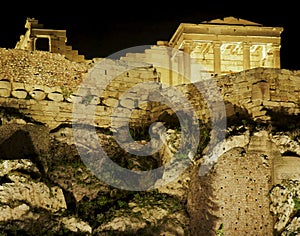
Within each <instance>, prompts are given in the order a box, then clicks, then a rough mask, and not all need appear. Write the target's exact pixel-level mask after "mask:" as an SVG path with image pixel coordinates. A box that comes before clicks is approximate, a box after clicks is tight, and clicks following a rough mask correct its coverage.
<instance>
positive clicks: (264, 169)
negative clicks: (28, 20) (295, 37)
mask: <svg viewBox="0 0 300 236" xmlns="http://www.w3.org/2000/svg"><path fill="white" fill-rule="evenodd" d="M1 53H2V54H5V55H9V57H12V56H17V55H21V54H22V53H23V52H19V54H15V53H16V52H15V51H13V52H11V51H1ZM7 53H8V54H7ZM36 53H37V54H38V52H36ZM40 56H41V57H43V56H45V57H46V58H47V59H48V57H49V58H50V55H46V54H43V53H41V55H40ZM27 57H28V58H29V57H30V55H26V57H25V58H27ZM57 57H58V56H57V55H56V56H54V55H53V58H52V59H55V60H56V59H58V58H57ZM1 58H2V57H1ZM31 59H32V60H33V59H34V58H31ZM1 60H2V62H3V61H4V65H6V64H7V63H6V61H5V60H6V59H5V58H2V59H1ZM24 60H25V59H24ZM26 60H27V59H26ZM49 60H50V59H49ZM59 60H62V61H63V62H62V61H61V63H66V64H64V65H67V63H69V62H67V61H64V59H63V58H59ZM46 61H47V60H46ZM24 63H25V62H24ZM30 63H34V65H35V66H34V67H33V68H31V69H32V70H36V69H37V70H38V67H39V65H38V61H36V60H35V61H34V62H30ZM51 63H52V64H53V65H54V64H55V63H58V62H55V61H51ZM48 66H50V65H44V66H41V69H40V71H41V73H43V74H47V70H46V69H45V68H48ZM69 66H70V68H72V66H75V68H73V69H74V70H73V71H72V73H71V72H70V73H71V74H72V76H71V77H72V78H73V75H74V76H75V74H76V73H77V72H78V71H81V69H80V68H81V67H77V66H79V65H77V66H76V65H69ZM85 66H86V65H85ZM85 66H84V68H83V70H85V69H86V67H85ZM123 66H124V67H126V66H127V65H123ZM3 68H4V69H5V71H4V72H3V74H1V75H2V77H1V80H0V87H1V89H0V97H1V99H0V100H1V103H0V121H1V122H0V208H1V209H0V210H1V213H0V233H3V234H4V235H19V234H20V235H47V234H53V235H63V234H67V235H74V234H78V235H182V236H183V235H191V236H192V235H205V236H206V235H230V236H234V235H237V236H240V235H252V234H255V235H268V236H269V235H270V236H271V235H273V232H276V233H278V234H282V235H289V234H296V232H297V231H298V228H299V227H298V226H299V218H298V216H299V212H298V210H299V209H298V198H299V197H298V195H299V194H298V192H299V191H298V188H299V187H298V182H297V181H299V180H300V175H299V173H298V172H299V170H300V162H299V160H298V158H299V156H300V151H299V150H300V148H299V147H300V145H299V140H300V135H299V126H300V124H299V111H300V108H299V106H298V100H299V91H298V87H299V86H297V85H298V84H299V80H298V79H297V78H298V76H299V75H298V74H297V73H296V72H295V73H294V72H293V73H292V72H288V71H279V70H271V69H270V70H267V69H266V70H263V69H261V68H258V69H255V70H253V71H247V72H245V73H244V72H243V73H239V74H236V75H228V76H225V77H223V78H217V79H218V83H219V84H220V87H221V88H222V89H221V90H222V92H223V95H224V97H226V104H225V106H226V116H227V117H223V115H224V114H220V116H221V118H223V119H225V118H226V119H227V120H226V122H227V127H221V129H223V128H224V130H221V131H222V132H216V130H211V127H210V125H209V122H208V123H206V121H207V120H209V118H210V116H209V114H208V112H207V109H208V107H207V106H205V104H204V103H205V101H204V100H201V101H200V99H199V97H198V96H194V95H193V94H194V93H193V91H195V88H191V87H192V85H183V86H182V87H180V89H181V90H182V91H183V94H185V95H186V96H187V98H189V99H190V100H191V101H192V104H193V107H195V108H196V116H197V118H198V119H199V121H201V122H200V123H199V126H200V127H199V133H200V138H199V142H198V141H197V142H198V143H197V144H198V146H197V150H193V151H194V152H195V153H194V152H185V151H187V150H186V149H185V148H183V149H184V150H181V147H182V146H181V145H182V143H184V144H185V145H187V146H186V147H191V146H193V145H194V144H195V140H194V139H190V140H187V139H186V138H185V136H184V135H183V134H184V131H185V128H190V127H195V126H189V125H193V124H194V123H192V122H189V121H186V120H185V119H183V121H180V122H179V118H178V117H177V118H178V119H177V118H176V114H174V112H173V113H172V112H171V111H170V110H171V109H170V107H167V108H166V106H165V105H163V104H159V102H153V103H151V104H150V105H149V104H148V103H146V102H147V101H148V99H149V97H155V96H156V95H158V94H159V93H152V94H151V96H150V95H149V97H147V96H148V95H147V96H144V94H139V93H138V91H137V90H139V89H137V90H134V89H133V90H131V92H130V93H131V94H130V98H131V99H128V97H125V98H124V100H122V99H121V100H119V98H121V97H122V96H121V95H120V94H119V93H120V90H121V89H123V90H122V92H125V91H126V90H127V89H128V87H126V86H125V85H129V84H130V83H131V85H136V84H137V83H139V82H145V81H149V79H153V71H154V68H153V67H147V68H139V69H138V70H133V71H129V72H128V73H124V74H122V76H121V77H120V78H118V79H117V80H114V81H112V83H111V84H110V87H109V86H108V87H109V88H108V89H107V91H106V92H107V94H106V95H105V96H104V97H97V96H96V97H94V96H84V97H81V98H80V99H81V101H82V103H80V104H81V105H80V109H79V110H80V112H82V113H83V115H86V113H87V112H88V108H90V107H89V106H93V108H95V106H94V105H96V104H97V109H96V112H95V113H96V115H97V116H98V118H101V119H99V123H97V124H96V125H95V126H93V125H91V123H88V122H87V120H86V117H85V116H82V117H80V119H78V123H76V124H73V123H72V117H73V110H72V108H73V105H74V104H72V102H74V101H75V100H77V99H79V97H78V96H73V95H74V94H72V93H71V92H70V91H68V90H67V91H65V90H64V91H63V90H62V88H57V87H55V86H54V87H51V89H50V88H49V87H47V86H48V85H47V86H46V85H40V84H35V85H33V84H26V83H27V80H26V78H27V77H26V76H29V77H30V78H31V76H32V75H34V74H36V73H37V72H36V71H33V72H32V71H28V70H29V69H28V70H25V71H24V73H23V74H20V75H19V74H17V73H16V78H13V75H14V73H15V72H14V71H13V70H10V69H11V68H10V67H5V66H4V67H3ZM59 68H60V67H59ZM115 68H118V66H117V67H116V64H115V63H112V64H111V67H110V69H111V70H109V71H107V70H106V69H105V70H99V71H100V72H101V75H103V77H102V78H105V79H107V80H109V77H110V76H111V74H110V73H113V72H115V71H114V69H115ZM60 69H61V68H60ZM102 69H103V68H102ZM38 71H39V70H38ZM276 71H277V72H276ZM27 72H28V73H29V72H30V73H29V74H30V75H26V73H27ZM100 72H99V73H100ZM32 73H33V74H32ZM66 73H67V72H66ZM82 73H83V72H82V71H81V72H80V74H81V75H82ZM37 75H38V74H37ZM5 77H7V78H5ZM71 77H70V76H69V77H68V76H67V77H63V78H62V81H64V82H67V79H70V78H71ZM12 78H13V79H12ZM47 78H51V79H54V77H53V76H52V77H51V76H50V77H45V83H47ZM133 78H134V79H135V80H134V81H133ZM249 78H251V79H249ZM16 79H18V80H16ZM73 79H74V80H71V81H70V86H72V85H73V84H74V83H75V82H74V81H77V80H76V79H75V78H73ZM123 79H124V81H125V82H126V83H125V82H124V81H123ZM11 80H14V81H17V82H16V83H15V82H14V83H12V81H11ZM38 81H43V78H42V77H39V80H38ZM53 81H54V80H53ZM19 82H20V83H21V84H20V83H19ZM73 82H74V83H73ZM206 82H207V83H209V81H206ZM31 83H34V82H33V81H31ZM266 83H268V84H266ZM289 84H291V86H289ZM152 85H153V87H151V88H152V90H155V92H157V91H156V89H157V90H160V89H161V88H160V86H159V83H155V84H152ZM58 86H59V85H58ZM129 87H130V86H129ZM204 87H205V89H207V90H209V87H206V86H204ZM32 88H34V89H32ZM24 91H26V95H24V93H22V92H24ZM141 91H143V92H145V91H144V90H142V89H141ZM164 91H165V92H166V94H167V93H168V92H169V93H171V95H170V96H171V97H170V98H171V100H172V101H175V100H176V96H175V95H174V94H173V95H172V91H168V90H164ZM173 92H174V91H173ZM28 93H29V94H30V96H29V97H28ZM45 95H47V96H45ZM49 95H50V97H49ZM89 95H92V94H89ZM209 95H210V96H207V100H213V101H215V100H214V96H215V94H214V93H209ZM139 96H142V97H143V100H142V101H143V103H138V102H136V98H138V97H139ZM62 98H63V101H62ZM83 98H84V99H83ZM100 98H101V99H100ZM173 98H174V100H173ZM118 102H120V104H119V105H120V106H118V107H117V109H116V110H117V111H115V112H119V113H118V115H116V116H112V114H114V115H115V113H112V112H113V108H115V107H114V106H115V105H116V104H117V103H118ZM144 102H145V103H144ZM219 102H220V101H219V100H218V102H217V103H215V104H210V105H215V107H218V106H220V103H219ZM157 103H158V104H157ZM181 104H182V101H181V100H180V99H178V97H177V100H176V105H177V106H180V105H181ZM148 105H149V106H148ZM185 105H186V104H185ZM193 107H192V108H193ZM184 108H185V109H187V110H189V109H191V106H188V107H184ZM132 109H133V110H134V112H132V113H130V111H132ZM180 112H181V111H180ZM183 113H184V112H183ZM120 114H121V116H120ZM128 114H130V115H131V118H132V119H131V120H132V121H133V123H134V122H136V123H134V124H135V125H134V126H131V127H129V128H128V127H124V120H125V121H128V119H127V118H126V117H125V116H126V115H128ZM181 115H182V114H181ZM112 117H114V122H115V123H114V125H115V126H111V124H110V122H111V120H112ZM182 117H185V116H182ZM88 118H90V117H88ZM108 118H109V119H108ZM118 118H119V119H118ZM215 118H216V117H215ZM152 119H154V120H156V119H157V121H159V122H157V123H156V125H157V126H156V125H153V126H150V127H149V126H148V123H147V122H148V121H149V120H150V121H152ZM108 121H109V122H108ZM101 122H103V123H101ZM180 123H182V124H183V127H181V125H182V124H180ZM146 124H147V125H146ZM161 124H164V126H161ZM128 129H129V130H128ZM91 131H93V134H92V133H91ZM220 133H222V134H223V133H224V139H223V136H222V135H221V136H222V137H221V138H220V137H219V136H218V135H219V134H220ZM129 134H130V137H129V136H127V135H129ZM74 136H76V137H74ZM116 137H118V138H119V139H116ZM193 137H194V136H193ZM76 138H77V139H76ZM128 140H129V142H128ZM120 141H121V142H120ZM124 143H125V145H124ZM99 145H100V146H101V148H102V149H101V150H100V149H99ZM145 146H146V147H147V148H148V149H147V150H150V151H151V150H152V151H153V150H154V151H156V152H154V151H153V152H149V153H147V155H139V154H144V152H143V148H144V147H145ZM128 150H131V151H132V152H130V151H128ZM179 151H181V152H179ZM103 153H105V154H106V155H107V157H109V158H107V157H106V156H105V155H103ZM178 153H180V155H176V154H178ZM169 163H171V164H169ZM112 166H113V167H116V168H112ZM182 167H184V169H182ZM291 167H292V168H291ZM120 170H121V171H120ZM153 170H155V171H153ZM122 171H124V172H122ZM124 173H130V176H129V175H126V174H125V175H124ZM145 173H147V174H145ZM148 173H149V175H148ZM122 174H123V175H122ZM120 176H121V177H120ZM132 176H134V177H132ZM141 176H142V178H141ZM108 180H109V181H108ZM290 181H291V182H290ZM120 183H122V184H120ZM132 186H134V187H135V188H134V189H132V188H130V187H132ZM270 210H271V211H270Z"/></svg>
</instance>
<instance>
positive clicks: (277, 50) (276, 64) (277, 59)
mask: <svg viewBox="0 0 300 236" xmlns="http://www.w3.org/2000/svg"><path fill="white" fill-rule="evenodd" d="M272 51H273V63H274V64H273V66H274V68H280V67H281V65H280V44H277V43H276V44H275V43H274V44H272Z"/></svg>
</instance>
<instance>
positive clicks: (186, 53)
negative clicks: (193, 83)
mask: <svg viewBox="0 0 300 236" xmlns="http://www.w3.org/2000/svg"><path fill="white" fill-rule="evenodd" d="M190 54H191V44H190V43H185V44H184V45H183V75H184V80H185V79H188V80H190V79H191V56H190Z"/></svg>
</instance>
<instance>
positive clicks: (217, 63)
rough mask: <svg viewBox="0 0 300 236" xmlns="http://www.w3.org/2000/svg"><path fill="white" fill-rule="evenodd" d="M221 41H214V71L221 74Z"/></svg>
mask: <svg viewBox="0 0 300 236" xmlns="http://www.w3.org/2000/svg"><path fill="white" fill-rule="evenodd" d="M221 44H222V43H221V42H218V41H215V42H213V48H214V73H216V74H221V49H220V48H221Z"/></svg>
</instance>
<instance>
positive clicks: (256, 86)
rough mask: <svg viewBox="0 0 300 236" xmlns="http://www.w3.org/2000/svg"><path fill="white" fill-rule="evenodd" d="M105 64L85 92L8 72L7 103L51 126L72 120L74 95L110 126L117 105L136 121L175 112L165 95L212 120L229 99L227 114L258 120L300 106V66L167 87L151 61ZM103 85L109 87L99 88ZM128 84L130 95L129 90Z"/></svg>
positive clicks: (0, 86) (3, 93) (1, 88)
mask: <svg viewBox="0 0 300 236" xmlns="http://www.w3.org/2000/svg"><path fill="white" fill-rule="evenodd" d="M111 62H112V61H111ZM105 66H108V68H106V69H103V68H102V69H101V70H100V69H98V70H97V73H98V74H99V75H97V76H99V79H98V80H97V82H96V84H97V85H95V84H94V85H93V84H91V85H90V86H91V88H87V90H88V92H85V94H82V96H81V95H79V94H78V88H79V86H78V85H77V87H72V88H68V87H67V86H58V85H57V86H52V87H49V86H46V85H39V84H36V85H34V84H27V83H25V82H13V81H11V80H8V79H6V78H2V80H0V100H1V106H4V107H12V108H16V109H19V110H20V111H21V112H23V113H24V114H25V115H28V116H31V117H32V118H33V119H35V120H37V121H39V122H42V123H46V124H48V125H49V127H56V126H58V125H59V124H63V123H68V124H69V123H71V122H72V112H73V102H74V99H80V100H81V102H82V103H83V104H84V106H91V105H92V106H95V108H93V109H94V110H95V117H96V118H95V124H96V126H99V127H109V126H110V119H111V116H112V112H113V108H114V107H118V109H119V110H118V111H116V112H115V114H116V115H117V116H119V117H121V118H122V114H125V113H126V114H128V113H130V114H131V121H130V122H132V123H134V122H137V123H138V124H146V123H147V124H148V123H151V122H153V121H155V120H157V119H158V118H159V117H161V115H162V114H165V113H168V114H173V113H174V111H173V110H174V109H173V110H172V108H171V107H170V105H167V104H165V105H164V104H162V102H155V100H157V98H158V97H159V96H161V97H166V98H167V99H168V100H169V101H170V102H171V103H173V104H182V100H181V99H182V98H183V97H184V98H186V99H188V101H189V103H190V104H191V105H192V108H193V110H194V111H195V113H196V114H197V117H198V118H199V119H200V120H203V121H204V122H208V121H209V119H210V112H212V111H214V110H215V111H218V109H219V107H220V108H221V109H222V107H223V105H225V111H226V114H225V115H226V116H227V117H231V116H238V115H240V114H242V113H246V114H248V115H250V116H251V117H252V118H253V119H254V120H261V121H268V120H270V119H271V117H270V114H269V113H268V111H270V110H272V111H281V112H285V113H286V114H291V115H297V114H299V112H300V107H299V104H300V103H299V99H300V89H299V88H300V79H299V76H300V73H299V72H297V71H288V70H280V69H267V68H257V69H252V70H248V71H244V72H240V73H235V74H231V75H226V76H222V77H216V78H215V81H216V82H217V87H214V86H213V85H212V83H211V81H209V80H206V81H203V82H197V83H195V84H184V85H180V86H175V87H170V88H165V89H161V87H160V86H159V82H157V77H156V76H155V71H154V68H152V67H151V66H140V67H136V66H133V67H132V66H129V65H128V64H124V65H119V64H114V63H113V62H112V63H111V65H107V64H106V65H105ZM118 71H119V72H118ZM118 73H121V74H118ZM100 77H101V78H100ZM105 81H106V82H105ZM146 82H154V84H145V86H144V88H143V89H145V91H141V90H143V89H142V88H141V87H136V89H135V90H134V89H132V87H133V86H136V85H138V84H142V83H146ZM105 83H108V84H107V85H105ZM104 85H105V87H104ZM84 86H89V85H87V84H84ZM95 86H96V87H95ZM151 86H153V87H151ZM101 88H102V89H104V91H103V92H101V91H97V89H98V90H100V89H101ZM128 89H130V90H129V92H128V93H127V95H126V96H123V94H124V92H125V91H127V90H128ZM176 91H177V92H176ZM178 91H179V95H180V96H178ZM143 92H144V94H143V96H142V93H143ZM219 92H220V93H219ZM100 93H101V94H100ZM218 93H219V95H218ZM182 96H183V97H182ZM78 97H79V98H78ZM121 98H122V99H121ZM222 99H223V100H222ZM76 101H77V103H79V102H78V100H76ZM223 102H224V103H223ZM83 109H86V108H83ZM122 109H123V110H122ZM126 109H127V110H126ZM182 109H183V110H184V109H185V108H183V107H182ZM220 115H222V114H220ZM223 115H224V114H223ZM138 124H137V125H138Z"/></svg>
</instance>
